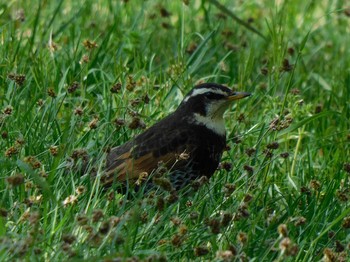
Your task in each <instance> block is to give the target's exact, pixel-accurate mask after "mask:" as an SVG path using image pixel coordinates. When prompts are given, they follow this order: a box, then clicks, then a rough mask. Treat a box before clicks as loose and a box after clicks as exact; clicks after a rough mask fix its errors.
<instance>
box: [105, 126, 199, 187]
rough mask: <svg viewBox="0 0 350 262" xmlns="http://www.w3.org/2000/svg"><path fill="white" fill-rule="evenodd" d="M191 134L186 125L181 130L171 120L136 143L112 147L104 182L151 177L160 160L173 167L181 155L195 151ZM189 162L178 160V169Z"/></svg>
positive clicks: (146, 132) (147, 133)
mask: <svg viewBox="0 0 350 262" xmlns="http://www.w3.org/2000/svg"><path fill="white" fill-rule="evenodd" d="M164 122H165V123H164ZM191 132H192V130H191V129H189V128H187V127H186V126H182V127H179V126H175V124H173V123H169V121H163V123H161V122H159V123H158V124H156V125H154V126H153V127H151V128H150V129H148V130H146V131H145V132H144V133H142V134H140V135H139V136H137V137H136V138H135V139H134V140H132V141H129V142H127V143H125V144H123V145H121V146H119V147H115V148H113V149H112V150H111V152H110V153H109V154H108V156H107V166H106V173H105V175H104V177H103V178H102V183H103V184H105V185H109V184H112V183H113V181H114V180H116V181H121V182H122V181H126V180H128V181H130V182H134V181H136V180H137V179H138V178H139V175H140V173H142V172H147V173H148V174H150V173H151V172H152V171H153V170H155V169H156V168H157V167H158V163H159V162H160V161H162V162H163V163H164V164H165V165H166V166H167V167H168V168H171V167H172V166H173V165H174V163H175V162H176V161H177V159H178V155H179V154H181V153H183V152H187V153H189V154H191V151H192V150H193V148H194V145H193V144H189V143H188V138H189V137H191V136H192V135H191V134H190V133H191ZM181 161H182V162H183V163H181ZM188 161H189V160H187V161H185V160H178V162H177V163H176V168H179V167H181V166H182V165H183V166H185V165H186V164H187V162H188Z"/></svg>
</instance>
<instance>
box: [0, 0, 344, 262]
mask: <svg viewBox="0 0 350 262" xmlns="http://www.w3.org/2000/svg"><path fill="white" fill-rule="evenodd" d="M187 2H188V3H187ZM226 2H227V4H226V5H224V7H225V8H227V10H228V13H229V12H233V13H234V14H235V15H237V16H238V17H239V18H241V19H242V21H245V22H246V21H248V20H249V21H250V22H249V24H250V26H252V27H254V28H255V29H256V30H258V31H259V32H260V33H261V34H262V35H263V36H264V37H261V36H260V35H258V34H256V33H254V32H253V31H251V30H248V29H246V27H244V26H243V25H241V24H238V23H236V22H234V20H233V19H232V17H231V16H229V15H228V13H227V10H226V11H225V10H219V9H218V8H217V6H216V5H214V4H213V3H212V2H211V1H183V2H182V1H157V2H152V1H107V0H101V1H97V2H96V1H91V0H86V1H70V2H69V1H63V0H61V1H56V2H55V1H10V2H8V3H2V4H1V5H0V41H1V48H0V53H1V54H0V59H1V60H0V87H1V88H0V110H1V113H0V133H1V138H0V151H1V154H0V164H1V171H0V192H1V194H0V260H1V261H12V260H16V259H17V260H30V261H42V260H49V261H56V260H57V261H58V260H67V259H72V260H92V259H98V260H100V259H105V260H107V261H108V260H109V259H112V258H120V259H121V260H127V259H130V260H131V258H133V259H134V260H138V259H139V260H146V259H148V260H166V259H167V260H170V261H172V260H192V259H198V260H200V259H201V260H216V261H238V260H243V261H246V260H253V261H254V260H259V261H317V260H321V259H322V258H323V257H325V258H327V259H329V260H328V261H335V260H336V259H338V261H342V259H343V261H346V260H348V259H349V258H348V256H349V244H350V243H349V237H348V234H349V228H350V208H349V199H350V195H349V192H350V191H349V173H350V171H349V169H350V163H349V152H350V149H349V141H350V131H349V130H350V122H349V118H350V108H349V101H350V91H349V90H350V62H349V59H348V58H349V57H350V49H349V48H348V46H349V44H350V42H349V37H347V35H349V27H348V23H349V19H350V18H349V9H346V8H349V6H346V5H345V1H341V0H339V1H322V2H320V3H317V4H316V3H315V2H314V1H309V0H307V1H301V0H295V1H276V2H273V1H247V2H237V3H235V4H229V2H230V1H226ZM224 11H225V13H223V12H224ZM199 81H206V82H208V81H212V82H218V83H223V84H226V85H228V86H233V87H234V88H236V89H238V90H244V91H249V92H252V93H253V96H252V97H251V98H249V99H245V100H244V101H240V102H239V103H238V104H236V105H235V107H234V108H232V109H231V110H229V111H228V112H227V114H226V117H225V118H226V124H227V139H228V145H229V146H230V149H229V150H228V151H227V152H225V153H224V156H223V159H222V162H223V164H222V165H221V166H222V168H221V169H220V170H218V171H217V172H216V174H215V175H214V176H213V177H212V178H211V179H210V183H208V184H205V185H203V186H202V187H201V188H200V189H199V190H197V191H196V192H194V193H192V194H190V195H186V196H182V195H180V197H179V199H178V200H176V199H173V197H172V196H171V195H169V194H168V193H164V194H160V195H155V196H149V197H146V198H144V197H143V196H141V195H139V196H136V197H135V199H129V200H127V199H124V197H123V195H120V194H117V193H115V192H113V191H108V192H103V191H101V189H100V188H99V186H98V185H99V181H98V179H97V180H91V179H90V178H89V176H81V175H80V174H79V172H78V171H77V170H79V166H80V165H82V164H86V163H88V173H90V172H92V169H93V168H95V169H96V170H97V172H98V173H101V172H102V171H103V159H104V156H105V151H106V150H107V148H108V147H111V146H115V145H120V144H122V143H123V142H125V141H127V140H128V139H130V138H131V137H133V136H134V135H136V134H138V133H140V132H142V127H143V125H146V126H147V127H149V126H151V125H152V124H153V123H155V122H157V121H158V120H159V119H161V118H162V117H164V116H166V115H167V114H169V112H171V111H173V110H175V108H176V106H177V105H178V104H179V103H180V101H181V99H182V98H183V96H184V95H185V94H186V92H188V91H189V90H190V89H191V88H192V86H193V85H194V84H195V83H197V82H199ZM116 120H117V121H116ZM92 159H95V160H96V159H97V161H93V160H92Z"/></svg>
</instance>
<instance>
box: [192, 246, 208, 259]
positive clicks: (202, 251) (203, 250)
mask: <svg viewBox="0 0 350 262" xmlns="http://www.w3.org/2000/svg"><path fill="white" fill-rule="evenodd" d="M208 253H209V249H208V248H207V247H206V246H198V247H195V248H194V255H195V256H196V257H202V256H205V255H207V254H208Z"/></svg>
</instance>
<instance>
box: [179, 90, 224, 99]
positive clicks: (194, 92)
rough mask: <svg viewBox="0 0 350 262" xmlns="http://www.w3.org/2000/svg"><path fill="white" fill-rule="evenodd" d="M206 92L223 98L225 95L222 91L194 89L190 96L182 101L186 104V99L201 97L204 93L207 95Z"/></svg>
mask: <svg viewBox="0 0 350 262" xmlns="http://www.w3.org/2000/svg"><path fill="white" fill-rule="evenodd" d="M207 92H212V93H215V94H220V95H224V96H226V95H227V94H226V93H225V92H224V91H222V90H220V89H212V88H198V89H195V90H194V91H193V93H192V94H191V95H189V96H187V97H186V98H185V99H184V102H187V101H188V99H190V98H191V97H194V96H197V95H201V94H204V93H207Z"/></svg>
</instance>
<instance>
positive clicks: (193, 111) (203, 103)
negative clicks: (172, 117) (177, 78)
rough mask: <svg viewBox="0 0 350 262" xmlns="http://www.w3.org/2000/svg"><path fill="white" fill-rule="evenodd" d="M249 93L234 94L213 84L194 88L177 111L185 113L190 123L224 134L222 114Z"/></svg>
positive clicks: (223, 87) (221, 86)
mask: <svg viewBox="0 0 350 262" xmlns="http://www.w3.org/2000/svg"><path fill="white" fill-rule="evenodd" d="M249 95H250V93H246V92H234V91H232V90H231V89H229V88H227V87H225V86H223V85H219V84H214V83H205V84H200V85H197V86H195V87H194V88H193V89H192V90H191V91H190V92H189V93H188V94H187V95H186V97H185V98H184V100H183V101H182V103H181V105H180V107H179V109H182V110H181V111H182V112H186V114H187V115H188V118H189V119H190V121H192V122H195V123H198V124H203V125H206V126H207V127H209V128H210V129H212V130H213V131H215V132H216V133H224V132H225V131H224V128H225V127H224V124H223V114H224V113H225V111H226V109H227V108H228V107H229V105H230V104H231V103H232V102H233V101H235V100H238V99H241V98H244V97H247V96H249Z"/></svg>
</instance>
